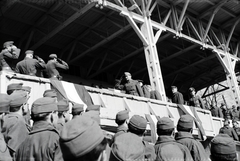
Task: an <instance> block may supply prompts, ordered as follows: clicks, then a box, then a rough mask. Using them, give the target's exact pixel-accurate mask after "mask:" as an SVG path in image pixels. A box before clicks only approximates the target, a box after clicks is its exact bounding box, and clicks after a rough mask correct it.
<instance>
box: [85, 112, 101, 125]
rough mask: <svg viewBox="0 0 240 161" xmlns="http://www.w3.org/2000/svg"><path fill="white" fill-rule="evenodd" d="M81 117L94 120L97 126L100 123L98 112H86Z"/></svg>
mask: <svg viewBox="0 0 240 161" xmlns="http://www.w3.org/2000/svg"><path fill="white" fill-rule="evenodd" d="M83 115H85V116H88V117H90V118H91V119H93V120H95V121H96V122H97V123H98V124H99V125H100V123H101V120H100V113H99V111H87V112H85V113H84V114H83Z"/></svg>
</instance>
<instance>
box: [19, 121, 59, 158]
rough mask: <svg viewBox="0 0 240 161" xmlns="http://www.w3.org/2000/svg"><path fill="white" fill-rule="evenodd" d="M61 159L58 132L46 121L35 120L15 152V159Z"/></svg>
mask: <svg viewBox="0 0 240 161" xmlns="http://www.w3.org/2000/svg"><path fill="white" fill-rule="evenodd" d="M33 159H34V160H42V161H44V160H46V161H47V160H48V161H50V160H52V161H61V160H63V158H62V153H61V149H60V145H59V134H58V132H57V130H56V129H55V128H54V127H53V126H52V124H50V123H48V122H47V121H37V122H35V123H34V124H33V129H32V131H31V132H30V133H29V136H28V137H27V139H26V140H25V141H24V142H23V143H22V144H21V146H20V147H19V149H18V150H17V153H16V161H32V160H33Z"/></svg>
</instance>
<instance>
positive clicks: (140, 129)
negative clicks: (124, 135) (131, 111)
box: [128, 115, 156, 160]
mask: <svg viewBox="0 0 240 161" xmlns="http://www.w3.org/2000/svg"><path fill="white" fill-rule="evenodd" d="M146 128H147V120H146V119H145V118H143V117H142V116H139V115H134V116H132V117H131V119H130V120H129V123H128V131H129V132H130V133H133V134H136V135H138V136H139V137H140V138H141V139H142V143H143V145H144V149H145V155H144V156H145V157H144V158H145V159H146V160H155V159H156V154H155V149H154V147H153V145H152V144H150V143H149V142H147V141H144V140H143V134H144V133H145V131H146Z"/></svg>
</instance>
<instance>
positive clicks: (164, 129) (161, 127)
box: [157, 117, 175, 136]
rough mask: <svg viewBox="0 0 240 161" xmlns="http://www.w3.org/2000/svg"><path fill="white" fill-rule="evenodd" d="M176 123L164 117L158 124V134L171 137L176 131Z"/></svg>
mask: <svg viewBox="0 0 240 161" xmlns="http://www.w3.org/2000/svg"><path fill="white" fill-rule="evenodd" d="M174 128H175V126H174V123H173V121H172V120H171V119H170V118H168V117H162V118H160V119H159V120H158V122H157V134H158V135H159V136H160V135H169V136H170V135H171V134H172V132H173V131H174Z"/></svg>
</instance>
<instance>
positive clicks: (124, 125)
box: [113, 110, 129, 140]
mask: <svg viewBox="0 0 240 161" xmlns="http://www.w3.org/2000/svg"><path fill="white" fill-rule="evenodd" d="M128 121H129V111H127V110H123V111H119V112H118V113H117V114H116V119H115V122H116V124H118V127H117V132H116V134H115V135H114V137H113V140H115V138H116V137H117V136H119V135H121V134H123V133H126V132H127V130H128Z"/></svg>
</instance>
